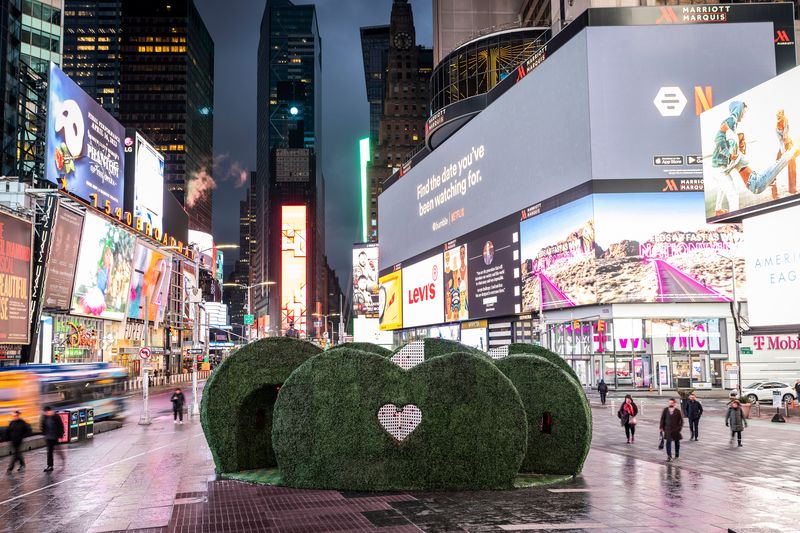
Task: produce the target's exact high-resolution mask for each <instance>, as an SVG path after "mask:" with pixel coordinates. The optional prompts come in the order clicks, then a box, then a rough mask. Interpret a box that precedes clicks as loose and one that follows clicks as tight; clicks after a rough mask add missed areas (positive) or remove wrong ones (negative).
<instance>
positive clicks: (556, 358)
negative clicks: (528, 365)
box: [508, 342, 580, 383]
mask: <svg viewBox="0 0 800 533" xmlns="http://www.w3.org/2000/svg"><path fill="white" fill-rule="evenodd" d="M526 354H533V355H538V356H539V357H544V358H545V359H547V360H548V361H550V362H551V363H554V364H555V365H556V366H558V367H559V368H561V370H563V371H564V372H566V373H567V374H569V375H570V376H571V377H572V378H573V379H574V380H575V381H576V382H577V383H580V380H579V379H578V375H577V374H576V373H575V371H574V370H573V369H572V367H571V366H569V363H567V362H566V361H565V360H564V358H563V357H561V356H560V355H558V354H557V353H555V352H553V351H550V350H548V349H547V348H545V347H544V346H539V345H538V344H527V343H523V342H515V343H514V344H509V345H508V355H526Z"/></svg>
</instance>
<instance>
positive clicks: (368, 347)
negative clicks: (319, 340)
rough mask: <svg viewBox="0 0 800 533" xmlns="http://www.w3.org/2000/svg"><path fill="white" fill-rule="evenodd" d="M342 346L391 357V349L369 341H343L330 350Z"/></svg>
mask: <svg viewBox="0 0 800 533" xmlns="http://www.w3.org/2000/svg"><path fill="white" fill-rule="evenodd" d="M343 348H346V349H350V350H360V351H362V352H369V353H374V354H377V355H382V356H383V357H391V355H392V351H391V350H389V349H387V348H384V347H383V346H380V345H378V344H373V343H371V342H345V343H342V344H337V345H336V346H334V347H333V348H331V350H341V349H343ZM328 351H330V350H328Z"/></svg>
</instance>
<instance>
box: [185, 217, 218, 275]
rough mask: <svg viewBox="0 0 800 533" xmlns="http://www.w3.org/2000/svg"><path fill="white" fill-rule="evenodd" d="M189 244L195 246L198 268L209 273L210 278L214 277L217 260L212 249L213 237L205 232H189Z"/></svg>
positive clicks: (191, 230)
mask: <svg viewBox="0 0 800 533" xmlns="http://www.w3.org/2000/svg"><path fill="white" fill-rule="evenodd" d="M189 244H190V245H193V246H195V248H196V249H197V253H198V261H199V263H200V268H202V269H204V270H208V271H209V272H211V277H212V278H215V277H216V270H217V260H216V253H215V248H214V237H212V236H211V234H210V233H206V232H205V231H198V230H194V229H190V230H189Z"/></svg>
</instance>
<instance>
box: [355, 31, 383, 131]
mask: <svg viewBox="0 0 800 533" xmlns="http://www.w3.org/2000/svg"><path fill="white" fill-rule="evenodd" d="M361 53H362V55H363V57H364V81H365V82H366V84H367V100H368V101H369V143H370V146H377V144H378V133H379V132H380V125H381V115H382V114H383V98H384V94H385V91H386V82H385V76H386V62H387V61H388V54H389V25H388V24H386V25H383V26H369V27H364V28H361Z"/></svg>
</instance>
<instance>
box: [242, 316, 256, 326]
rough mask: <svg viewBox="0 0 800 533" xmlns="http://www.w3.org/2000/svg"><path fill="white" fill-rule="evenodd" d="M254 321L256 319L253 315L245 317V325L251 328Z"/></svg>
mask: <svg viewBox="0 0 800 533" xmlns="http://www.w3.org/2000/svg"><path fill="white" fill-rule="evenodd" d="M253 319H254V317H253V315H244V325H245V326H251V325H252V324H253V322H254V320H253Z"/></svg>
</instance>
